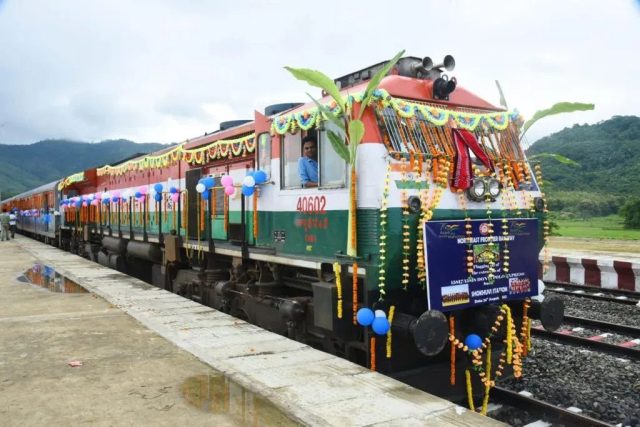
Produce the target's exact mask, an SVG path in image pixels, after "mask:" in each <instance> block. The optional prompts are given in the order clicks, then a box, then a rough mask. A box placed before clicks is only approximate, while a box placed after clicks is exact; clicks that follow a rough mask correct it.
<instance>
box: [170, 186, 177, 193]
mask: <svg viewBox="0 0 640 427" xmlns="http://www.w3.org/2000/svg"><path fill="white" fill-rule="evenodd" d="M177 192H178V189H177V188H176V187H171V188H170V189H169V193H171V194H176V193H177Z"/></svg>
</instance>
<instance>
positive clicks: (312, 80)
mask: <svg viewBox="0 0 640 427" xmlns="http://www.w3.org/2000/svg"><path fill="white" fill-rule="evenodd" d="M284 68H285V69H286V70H287V71H289V72H290V73H291V74H293V76H294V77H295V78H296V79H298V80H302V81H305V82H307V83H309V84H310V85H311V86H315V87H319V88H320V89H322V90H324V91H325V92H327V93H328V94H329V95H331V97H332V98H333V99H334V100H335V101H336V102H337V103H338V105H339V106H340V108H341V109H342V111H346V103H345V102H344V99H343V98H342V95H340V90H339V89H338V86H336V84H335V83H334V81H333V80H331V79H330V78H329V77H327V75H326V74H324V73H322V72H321V71H317V70H311V69H309V68H291V67H284Z"/></svg>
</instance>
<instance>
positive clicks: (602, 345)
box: [531, 327, 640, 360]
mask: <svg viewBox="0 0 640 427" xmlns="http://www.w3.org/2000/svg"><path fill="white" fill-rule="evenodd" d="M531 334H532V335H535V336H538V337H542V338H547V339H556V340H558V341H561V342H566V343H570V344H577V345H579V346H582V347H587V348H592V349H595V350H599V351H604V352H606V353H609V354H615V355H617V356H623V357H627V358H631V359H635V360H638V359H640V349H636V348H633V347H623V346H621V345H617V344H609V343H606V342H603V341H595V340H590V339H588V338H582V337H577V336H575V335H565V334H561V333H558V332H551V331H546V330H544V329H542V328H538V327H532V328H531Z"/></svg>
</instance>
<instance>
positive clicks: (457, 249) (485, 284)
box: [424, 218, 539, 312]
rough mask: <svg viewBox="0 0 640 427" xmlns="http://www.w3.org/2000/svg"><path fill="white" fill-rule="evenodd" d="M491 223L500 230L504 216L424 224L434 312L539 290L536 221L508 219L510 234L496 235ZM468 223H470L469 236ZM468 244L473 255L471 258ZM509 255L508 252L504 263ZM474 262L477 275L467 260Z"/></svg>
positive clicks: (521, 297) (429, 295)
mask: <svg viewBox="0 0 640 427" xmlns="http://www.w3.org/2000/svg"><path fill="white" fill-rule="evenodd" d="M489 224H493V229H494V230H502V228H501V227H502V224H503V223H502V220H501V219H494V220H488V219H482V220H472V221H427V222H425V224H424V241H425V242H426V252H425V261H426V266H427V278H428V282H427V283H428V286H427V296H428V306H429V309H430V310H440V311H443V312H446V311H451V310H459V309H462V308H468V307H474V306H480V305H485V304H490V303H499V302H501V301H505V300H511V299H518V300H520V299H524V298H525V297H530V296H535V295H537V294H538V247H539V246H538V220H537V219H536V218H516V219H508V220H507V225H508V228H507V229H505V233H506V234H503V233H497V234H492V233H491V227H490V225H489ZM465 225H471V227H472V228H471V229H472V234H471V237H470V238H467V236H466V233H465ZM492 240H493V242H494V243H493V245H492V244H490V242H491V241H492ZM469 248H470V249H471V250H472V252H473V257H472V259H468V258H467V256H468V255H467V249H469ZM505 254H508V255H509V257H508V258H507V260H508V261H507V264H506V265H505ZM469 258H471V257H469ZM471 262H472V263H473V273H472V274H469V273H468V272H467V263H471ZM492 267H493V269H494V270H495V272H494V273H493V280H490V278H489V276H490V269H491V268H492ZM505 270H506V271H507V272H505Z"/></svg>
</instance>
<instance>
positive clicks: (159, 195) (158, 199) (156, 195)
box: [153, 193, 162, 202]
mask: <svg viewBox="0 0 640 427" xmlns="http://www.w3.org/2000/svg"><path fill="white" fill-rule="evenodd" d="M153 198H154V199H156V202H161V201H162V194H160V193H156V194H155V195H154V196H153Z"/></svg>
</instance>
